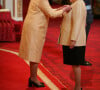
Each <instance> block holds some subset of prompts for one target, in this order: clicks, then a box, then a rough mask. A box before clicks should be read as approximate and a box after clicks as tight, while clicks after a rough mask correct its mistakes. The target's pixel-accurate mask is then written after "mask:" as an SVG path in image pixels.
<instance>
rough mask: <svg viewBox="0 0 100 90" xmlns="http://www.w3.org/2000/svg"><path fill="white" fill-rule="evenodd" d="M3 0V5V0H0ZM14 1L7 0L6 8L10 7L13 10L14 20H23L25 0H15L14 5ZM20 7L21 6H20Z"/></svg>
mask: <svg viewBox="0 0 100 90" xmlns="http://www.w3.org/2000/svg"><path fill="white" fill-rule="evenodd" d="M0 1H1V5H3V0H0ZM13 2H14V0H5V8H6V9H9V10H10V11H11V16H12V18H13V19H14V20H16V21H22V20H23V19H22V18H23V17H22V12H23V9H22V5H21V4H22V3H21V2H23V0H15V6H14V7H13ZM19 7H20V8H19ZM13 9H15V10H14V11H15V12H14V15H15V16H13Z"/></svg>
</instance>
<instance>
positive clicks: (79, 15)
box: [59, 0, 86, 90]
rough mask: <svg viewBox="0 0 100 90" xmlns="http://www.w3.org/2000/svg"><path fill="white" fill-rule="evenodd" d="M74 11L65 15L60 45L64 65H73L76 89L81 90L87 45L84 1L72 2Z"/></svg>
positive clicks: (74, 0) (72, 0) (75, 0)
mask: <svg viewBox="0 0 100 90" xmlns="http://www.w3.org/2000/svg"><path fill="white" fill-rule="evenodd" d="M70 1H71V2H72V5H71V6H72V10H71V11H70V12H69V13H65V14H64V17H63V21H62V25H61V33H60V38H59V40H60V41H59V43H60V44H61V45H63V60H64V64H68V65H72V67H73V71H74V74H75V89H74V90H81V86H80V80H81V69H80V65H83V64H84V57H85V45H86V32H85V25H86V7H85V4H84V1H83V0H70Z"/></svg>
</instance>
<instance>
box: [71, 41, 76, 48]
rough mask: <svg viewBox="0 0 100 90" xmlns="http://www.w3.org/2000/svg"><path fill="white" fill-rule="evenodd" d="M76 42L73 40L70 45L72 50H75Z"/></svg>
mask: <svg viewBox="0 0 100 90" xmlns="http://www.w3.org/2000/svg"><path fill="white" fill-rule="evenodd" d="M75 43H76V41H75V40H71V43H70V49H72V48H74V46H75Z"/></svg>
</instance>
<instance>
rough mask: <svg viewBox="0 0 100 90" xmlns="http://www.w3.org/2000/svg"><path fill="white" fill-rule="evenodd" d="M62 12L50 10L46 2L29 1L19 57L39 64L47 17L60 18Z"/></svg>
mask: <svg viewBox="0 0 100 90" xmlns="http://www.w3.org/2000/svg"><path fill="white" fill-rule="evenodd" d="M62 14H63V11H62V10H56V9H52V8H51V6H50V5H49V2H48V0H31V1H30V4H29V8H28V12H27V15H26V18H25V21H24V24H23V28H22V36H21V42H20V49H19V56H20V57H21V58H23V59H25V60H29V61H31V62H35V63H39V62H40V59H41V54H42V49H43V45H44V42H45V36H46V32H47V27H48V22H49V17H51V18H56V17H61V16H62Z"/></svg>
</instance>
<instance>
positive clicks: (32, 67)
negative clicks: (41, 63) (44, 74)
mask: <svg viewBox="0 0 100 90" xmlns="http://www.w3.org/2000/svg"><path fill="white" fill-rule="evenodd" d="M37 70H38V63H34V62H30V78H31V80H32V81H33V82H34V83H36V84H38V85H40V81H39V80H38V79H37Z"/></svg>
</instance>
